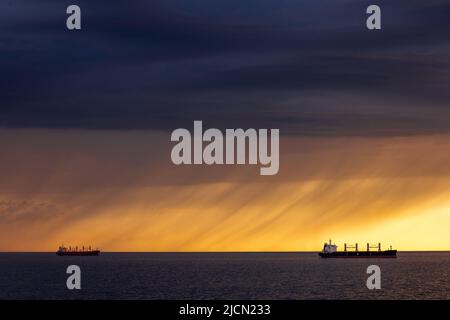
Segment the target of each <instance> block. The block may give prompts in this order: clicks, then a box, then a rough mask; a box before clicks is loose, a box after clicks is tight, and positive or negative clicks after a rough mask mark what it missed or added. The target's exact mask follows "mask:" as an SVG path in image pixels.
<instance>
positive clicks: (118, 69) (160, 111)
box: [0, 0, 450, 135]
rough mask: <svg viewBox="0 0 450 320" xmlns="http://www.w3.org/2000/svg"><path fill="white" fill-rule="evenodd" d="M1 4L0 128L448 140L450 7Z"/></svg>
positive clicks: (324, 3) (389, 3)
mask: <svg viewBox="0 0 450 320" xmlns="http://www.w3.org/2000/svg"><path fill="white" fill-rule="evenodd" d="M76 3H77V4H78V5H80V7H81V8H82V15H83V30H82V31H79V32H69V31H68V30H66V28H65V19H66V14H65V8H66V7H67V6H68V5H69V4H72V3H71V2H66V1H4V2H2V3H1V4H0V21H1V23H0V28H1V33H0V71H1V76H0V125H2V126H4V127H44V128H93V129H162V130H168V129H172V128H175V127H178V126H183V127H186V126H190V125H191V121H192V120H194V119H201V120H204V121H205V122H206V123H207V125H208V126H213V125H214V126H217V127H233V126H245V127H277V128H281V129H284V130H285V132H289V133H292V134H314V135H315V134H331V135H341V134H342V135H379V134H383V135H386V134H387V135H391V134H395V135H396V134H417V133H434V132H446V131H448V129H450V110H449V108H448V107H449V106H448V101H449V98H450V94H449V92H448V87H449V83H450V59H449V53H450V40H449V39H448V35H449V32H450V21H449V20H448V16H450V4H448V3H446V2H445V1H428V2H424V1H379V2H378V4H379V5H380V6H381V8H382V23H383V30H382V31H376V32H370V31H368V30H366V29H365V9H366V7H367V5H368V4H370V3H369V2H366V1H356V0H354V1H339V2H337V1H320V2H318V1H273V0H272V1H261V0H258V1H256V0H251V1H242V0H241V1H236V0H233V1H231V0H227V1H225V0H221V1H206V0H203V1H195V0H189V1H188V0H186V1H183V0H177V1H133V2H132V3H129V2H125V1H114V2H111V1H95V2H92V1H77V2H76Z"/></svg>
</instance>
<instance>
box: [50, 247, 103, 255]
mask: <svg viewBox="0 0 450 320" xmlns="http://www.w3.org/2000/svg"><path fill="white" fill-rule="evenodd" d="M56 254H57V255H58V256H98V255H99V254H100V250H98V249H91V246H89V247H88V248H86V249H85V248H84V246H83V247H81V249H80V250H78V247H75V248H72V247H69V248H66V247H64V245H61V246H60V247H59V248H58V251H56Z"/></svg>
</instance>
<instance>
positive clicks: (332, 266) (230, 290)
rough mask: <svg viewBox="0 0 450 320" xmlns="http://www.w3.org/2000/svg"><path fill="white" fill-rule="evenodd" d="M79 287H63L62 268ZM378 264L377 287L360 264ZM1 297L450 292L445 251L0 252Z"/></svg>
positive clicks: (432, 295) (446, 295)
mask: <svg viewBox="0 0 450 320" xmlns="http://www.w3.org/2000/svg"><path fill="white" fill-rule="evenodd" d="M71 264H76V265H79V266H80V267H81V270H82V283H81V286H82V290H80V291H76V290H74V291H69V290H68V289H67V288H66V279H67V276H68V275H67V274H66V268H67V266H68V265H71ZM371 264H376V265H379V266H380V267H381V286H382V289H381V290H373V291H369V290H368V289H367V287H366V279H367V277H368V276H369V275H367V274H366V268H367V267H368V266H369V265H371ZM0 299H450V252H427V253H422V252H408V253H403V252H400V253H399V255H398V258H397V259H336V260H335V259H320V258H319V257H317V254H315V253H104V254H102V255H101V256H99V257H58V256H56V255H55V254H50V253H3V254H0Z"/></svg>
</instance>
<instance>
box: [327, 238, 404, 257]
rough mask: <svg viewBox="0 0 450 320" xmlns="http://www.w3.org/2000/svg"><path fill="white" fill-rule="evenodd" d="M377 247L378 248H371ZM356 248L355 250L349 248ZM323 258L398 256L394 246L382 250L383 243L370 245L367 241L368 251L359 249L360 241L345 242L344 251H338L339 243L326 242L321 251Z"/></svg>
mask: <svg viewBox="0 0 450 320" xmlns="http://www.w3.org/2000/svg"><path fill="white" fill-rule="evenodd" d="M372 248H376V249H378V250H372V251H371V250H370V249H372ZM348 249H354V250H350V251H349V250H348ZM319 256H320V257H321V258H397V250H392V246H391V247H390V249H389V250H381V243H378V244H377V245H370V244H369V243H367V250H366V251H359V250H358V243H356V244H354V245H347V244H346V243H345V244H344V251H337V245H335V244H332V243H331V240H330V242H329V243H324V245H323V249H322V251H321V252H319Z"/></svg>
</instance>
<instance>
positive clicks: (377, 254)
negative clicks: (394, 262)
mask: <svg viewBox="0 0 450 320" xmlns="http://www.w3.org/2000/svg"><path fill="white" fill-rule="evenodd" d="M319 256H320V257H321V258H397V250H386V251H358V252H356V251H347V252H345V251H344V252H331V253H327V252H319Z"/></svg>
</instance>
